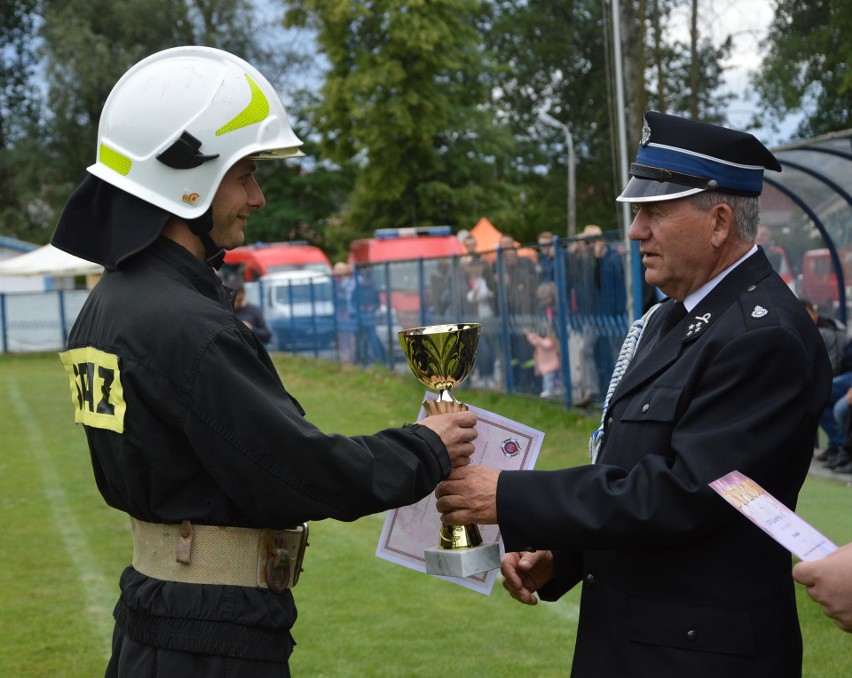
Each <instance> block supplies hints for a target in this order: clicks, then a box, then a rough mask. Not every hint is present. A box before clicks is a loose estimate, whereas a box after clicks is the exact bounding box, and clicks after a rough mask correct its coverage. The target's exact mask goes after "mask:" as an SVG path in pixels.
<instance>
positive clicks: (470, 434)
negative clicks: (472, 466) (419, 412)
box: [420, 412, 477, 468]
mask: <svg viewBox="0 0 852 678" xmlns="http://www.w3.org/2000/svg"><path fill="white" fill-rule="evenodd" d="M420 423H421V424H422V425H423V426H427V427H428V428H430V429H432V430H433V431H434V432H435V433H437V434H438V435H439V436H441V440H442V441H444V445H445V446H446V448H447V454H449V455H450V461H451V462H452V464H453V468H457V467H459V466H467V465H468V464H469V463H470V455H472V454H473V449H474V448H473V441H474V439H475V438H476V436H477V432H476V429H475V428H474V427H475V426H476V415H475V414H474V413H473V412H450V413H449V414H433V415H432V416H431V417H426V418H425V419H422V420H421V421H420Z"/></svg>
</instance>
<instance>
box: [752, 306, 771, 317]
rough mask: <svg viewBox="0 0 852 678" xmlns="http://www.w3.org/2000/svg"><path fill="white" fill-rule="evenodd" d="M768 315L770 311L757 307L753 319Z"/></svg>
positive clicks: (753, 312)
mask: <svg viewBox="0 0 852 678" xmlns="http://www.w3.org/2000/svg"><path fill="white" fill-rule="evenodd" d="M767 313H769V311H767V310H766V309H765V308H763V306H755V307H754V310H753V311H752V312H751V317H752V318H762V317H763V316H765V315H766V314H767Z"/></svg>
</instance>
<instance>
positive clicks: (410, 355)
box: [399, 323, 480, 415]
mask: <svg viewBox="0 0 852 678" xmlns="http://www.w3.org/2000/svg"><path fill="white" fill-rule="evenodd" d="M479 330H480V325H479V323H458V324H449V325H429V326H427V327H413V328H410V329H407V330H401V331H400V332H399V343H400V345H401V346H402V352H403V353H404V354H405V358H406V360H407V361H408V366H409V367H410V368H411V371H412V372H413V373H414V376H415V377H417V379H418V380H419V381H420V383H421V384H423V385H424V386H426V387H427V388H429V389H430V390H432V391H436V392H437V393H438V399H437V400H427V401H425V402H424V403H423V407H424V408H425V409H426V412H427V413H428V414H430V415H432V414H444V413H447V412H460V411H464V410H466V409H467V405H465V404H464V403H462V402H459V401H458V400H456V399H455V397H453V394H452V391H453V388H454V387H455V386H457V385H458V384H461V383H462V382H463V381H464V380H465V379H467V377H468V376H469V375H470V372H471V370H473V365H474V363H475V362H476V345H477V343H478V342H479Z"/></svg>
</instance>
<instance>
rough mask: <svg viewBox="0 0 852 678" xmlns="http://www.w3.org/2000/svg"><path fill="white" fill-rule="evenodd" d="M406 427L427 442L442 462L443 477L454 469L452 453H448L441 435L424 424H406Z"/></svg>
mask: <svg viewBox="0 0 852 678" xmlns="http://www.w3.org/2000/svg"><path fill="white" fill-rule="evenodd" d="M404 428H405V429H407V430H408V431H411V433H413V434H414V435H416V436H417V437H418V438H420V439H421V440H422V441H423V442H425V443H426V445H427V446H428V447H429V449H430V450H431V451H432V454H434V455H435V459H436V460H437V461H438V463H439V464H440V468H441V475H442V476H443V477H446V476H448V475H450V473H451V472H452V470H453V464H452V462H451V461H450V455H449V454H448V453H447V447H446V445H444V441H443V440H441V436H439V435H438V434H437V433H435V432H434V431H433V430H432V429H431V428H429V427H428V426H423V425H422V424H406V425H405V426H404Z"/></svg>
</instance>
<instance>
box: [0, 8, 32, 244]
mask: <svg viewBox="0 0 852 678" xmlns="http://www.w3.org/2000/svg"><path fill="white" fill-rule="evenodd" d="M37 6H38V3H37V0H5V1H4V2H3V3H2V4H0V45H2V46H3V49H2V50H1V51H0V232H2V233H8V234H13V235H16V236H18V237H21V238H24V237H27V236H28V235H30V232H31V230H32V227H33V225H34V223H33V222H34V221H35V219H34V218H33V217H34V216H35V215H33V214H28V213H27V212H26V211H25V210H24V209H23V206H24V205H26V204H27V202H28V200H29V199H30V198H32V197H33V195H34V194H35V191H34V190H33V188H32V187H33V185H34V184H32V183H30V182H29V181H27V175H28V172H29V170H31V169H32V163H31V162H28V160H27V158H26V157H22V155H21V149H22V147H25V146H29V145H30V144H29V139H30V138H31V137H37V136H38V134H39V125H40V116H39V110H40V106H41V94H40V92H39V90H38V88H37V87H36V86H35V84H34V83H35V80H36V66H37V53H36V47H35V44H34V43H33V41H32V34H33V32H34V30H35V23H36V15H35V12H36V8H37Z"/></svg>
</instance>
